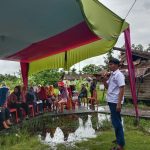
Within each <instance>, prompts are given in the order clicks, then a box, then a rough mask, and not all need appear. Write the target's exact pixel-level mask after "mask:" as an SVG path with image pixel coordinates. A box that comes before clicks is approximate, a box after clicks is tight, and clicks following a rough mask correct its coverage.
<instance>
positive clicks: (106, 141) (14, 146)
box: [0, 113, 150, 150]
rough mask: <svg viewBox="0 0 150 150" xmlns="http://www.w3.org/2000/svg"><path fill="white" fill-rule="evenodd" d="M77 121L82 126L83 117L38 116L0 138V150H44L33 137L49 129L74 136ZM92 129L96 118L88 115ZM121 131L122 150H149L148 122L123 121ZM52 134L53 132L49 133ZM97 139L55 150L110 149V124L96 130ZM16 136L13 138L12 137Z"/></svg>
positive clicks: (95, 124)
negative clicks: (124, 144) (123, 135)
mask: <svg viewBox="0 0 150 150" xmlns="http://www.w3.org/2000/svg"><path fill="white" fill-rule="evenodd" d="M78 117H81V118H82V119H83V121H84V122H85V121H86V120H87V115H84V114H82V115H79V116H78V115H68V116H65V117H63V116H61V117H55V118H52V117H50V116H48V115H46V114H45V115H43V116H39V117H37V118H34V119H32V120H28V121H24V122H23V124H20V125H18V126H14V127H13V130H10V132H7V133H5V132H4V134H1V135H0V150H48V149H50V148H49V146H47V145H43V144H42V143H41V142H40V141H39V140H38V138H37V134H38V133H40V134H41V132H42V131H43V129H44V130H45V129H50V128H51V129H53V130H55V128H56V127H57V126H59V127H60V128H61V129H62V131H63V132H64V133H65V132H66V135H67V134H68V133H71V132H74V131H75V130H76V129H77V127H78ZM92 123H93V128H95V129H96V126H97V114H96V113H94V114H92ZM124 129H125V139H126V147H125V150H149V149H150V131H148V130H150V120H145V119H141V120H140V122H139V125H138V126H135V124H134V118H132V117H124ZM52 132H53V131H52ZM97 133H98V136H97V137H96V138H94V139H89V140H88V141H82V142H78V143H76V144H75V147H70V146H65V145H63V144H59V145H58V146H57V147H58V150H109V149H110V148H111V147H112V146H114V145H113V144H112V143H111V141H112V140H114V139H115V136H114V131H113V129H112V126H111V123H110V122H109V121H108V120H106V121H104V122H103V126H101V128H100V129H99V130H98V132H97ZM16 134H17V136H16Z"/></svg>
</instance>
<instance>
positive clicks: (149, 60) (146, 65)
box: [120, 49, 150, 101]
mask: <svg viewBox="0 0 150 150" xmlns="http://www.w3.org/2000/svg"><path fill="white" fill-rule="evenodd" d="M121 51H122V52H121V55H120V60H121V68H120V70H121V72H122V73H123V74H124V75H125V77H126V86H125V98H126V99H132V96H131V91H130V83H129V76H128V69H127V68H128V66H127V59H126V55H125V50H123V49H122V50H121ZM132 54H133V57H132V58H133V63H134V66H135V76H136V92H137V99H138V100H142V101H143V100H144V101H150V52H146V51H139V50H133V51H132Z"/></svg>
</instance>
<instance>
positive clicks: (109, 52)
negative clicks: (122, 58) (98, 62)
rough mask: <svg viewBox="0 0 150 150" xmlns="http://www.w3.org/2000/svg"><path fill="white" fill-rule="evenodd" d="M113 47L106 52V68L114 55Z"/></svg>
mask: <svg viewBox="0 0 150 150" xmlns="http://www.w3.org/2000/svg"><path fill="white" fill-rule="evenodd" d="M112 55H113V49H111V50H109V51H108V53H107V54H106V57H104V63H105V65H104V66H103V68H104V69H108V64H109V60H110V59H111V58H112V57H113V56H112Z"/></svg>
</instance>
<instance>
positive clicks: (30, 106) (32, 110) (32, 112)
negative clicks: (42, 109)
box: [29, 105, 35, 117]
mask: <svg viewBox="0 0 150 150" xmlns="http://www.w3.org/2000/svg"><path fill="white" fill-rule="evenodd" d="M29 109H31V114H32V117H34V116H35V114H34V106H33V105H29Z"/></svg>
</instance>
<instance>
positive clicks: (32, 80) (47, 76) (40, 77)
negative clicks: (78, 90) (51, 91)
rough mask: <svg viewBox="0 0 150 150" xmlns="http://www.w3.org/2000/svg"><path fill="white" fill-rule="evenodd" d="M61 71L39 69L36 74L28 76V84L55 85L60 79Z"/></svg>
mask: <svg viewBox="0 0 150 150" xmlns="http://www.w3.org/2000/svg"><path fill="white" fill-rule="evenodd" d="M62 74H63V72H59V71H58V69H49V70H44V71H41V72H39V73H37V74H34V75H31V76H30V77H29V85H37V84H41V85H51V84H52V85H56V83H57V82H58V81H59V80H60V78H61V76H62Z"/></svg>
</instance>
